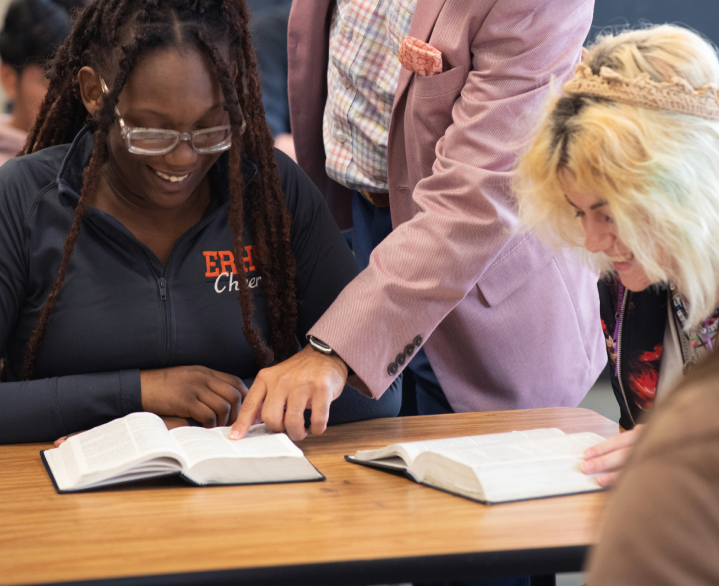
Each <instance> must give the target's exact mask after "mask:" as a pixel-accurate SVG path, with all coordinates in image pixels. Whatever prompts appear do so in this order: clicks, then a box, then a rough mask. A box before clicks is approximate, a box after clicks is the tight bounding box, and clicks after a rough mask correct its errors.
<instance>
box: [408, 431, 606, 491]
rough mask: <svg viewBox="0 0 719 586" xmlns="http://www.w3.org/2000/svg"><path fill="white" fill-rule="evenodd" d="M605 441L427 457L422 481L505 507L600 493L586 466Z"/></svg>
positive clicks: (588, 436)
mask: <svg viewBox="0 0 719 586" xmlns="http://www.w3.org/2000/svg"><path fill="white" fill-rule="evenodd" d="M602 441H604V438H603V437H601V436H599V435H597V434H594V433H578V434H571V435H566V436H563V437H555V438H544V439H538V440H533V441H529V442H519V443H512V444H503V445H502V444H496V445H488V446H475V447H470V448H465V449H462V450H455V451H451V452H450V451H437V452H434V453H427V454H424V455H423V456H422V457H421V458H418V459H417V461H416V472H417V475H418V477H419V478H420V479H421V481H423V482H426V483H427V484H432V485H435V486H440V487H442V488H446V489H448V490H452V491H455V492H459V493H461V494H466V495H467V496H471V497H473V498H478V499H479V500H484V501H487V502H504V501H511V500H521V499H528V498H539V497H545V496H553V495H560V494H570V493H576V492H587V491H593V490H599V489H600V487H599V485H598V484H597V481H596V479H595V478H594V477H593V476H591V475H589V476H588V475H586V474H584V473H583V472H582V471H581V469H580V464H581V462H582V460H583V459H584V456H583V452H584V450H585V449H586V448H588V447H590V446H592V445H595V444H597V443H599V442H602Z"/></svg>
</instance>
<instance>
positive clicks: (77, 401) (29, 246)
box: [0, 0, 399, 443]
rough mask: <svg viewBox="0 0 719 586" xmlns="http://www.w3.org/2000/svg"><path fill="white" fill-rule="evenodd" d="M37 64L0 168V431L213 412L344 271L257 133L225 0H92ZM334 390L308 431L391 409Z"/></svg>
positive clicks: (336, 245) (281, 348)
mask: <svg viewBox="0 0 719 586" xmlns="http://www.w3.org/2000/svg"><path fill="white" fill-rule="evenodd" d="M49 78H50V79H51V82H50V86H49V89H48V93H47V96H46V99H45V101H44V103H43V105H42V108H41V111H40V114H39V116H38V119H37V122H36V124H35V126H34V128H33V129H32V131H31V132H30V135H29V138H28V142H27V144H26V149H25V151H26V153H27V154H25V155H24V156H21V157H18V158H16V159H13V160H11V161H9V162H8V163H7V164H6V165H5V166H3V167H2V169H0V224H1V225H0V354H1V355H2V356H3V357H4V358H5V372H4V373H3V379H4V382H2V383H1V384H0V442H2V443H9V442H33V441H47V440H53V439H56V438H58V437H60V436H63V435H66V434H68V433H72V432H75V431H79V430H84V429H89V428H91V427H95V426H97V425H99V424H101V423H104V422H107V421H109V420H111V419H114V418H117V417H120V416H123V415H126V414H128V413H131V412H135V411H143V410H144V411H150V412H153V413H156V414H158V415H162V416H166V417H168V418H193V419H194V420H196V421H198V422H200V423H202V424H203V425H205V426H208V427H209V426H214V425H226V424H229V423H231V422H233V421H234V419H235V417H236V415H237V410H238V408H239V402H240V397H241V394H242V393H243V392H244V390H245V388H244V385H243V383H242V381H241V379H249V378H252V377H254V376H255V375H256V374H257V372H258V370H259V369H260V368H262V367H264V366H268V365H271V364H275V363H277V362H278V361H280V360H283V359H285V358H287V357H289V356H292V355H293V354H295V353H296V352H297V350H298V338H299V339H302V340H303V339H304V336H305V333H306V332H307V331H308V330H309V328H310V327H311V326H312V324H313V323H314V322H315V321H316V320H317V319H318V318H319V316H320V315H321V314H322V313H323V312H324V311H325V309H326V308H327V307H328V306H329V305H330V304H331V303H332V301H333V300H334V299H335V297H336V296H337V295H338V293H339V292H340V290H341V289H342V288H343V287H344V286H345V285H346V284H347V283H348V282H349V281H350V280H351V279H352V278H353V277H354V276H355V274H356V273H357V267H356V265H355V263H354V261H353V258H352V254H351V252H350V250H349V249H348V247H347V246H346V244H345V242H344V239H343V238H342V235H341V234H340V232H339V230H338V229H337V227H336V225H335V223H334V221H333V220H332V217H331V215H330V213H329V211H328V210H327V208H326V206H325V204H324V202H323V200H322V196H321V195H320V194H319V192H318V191H317V189H316V188H315V187H314V185H313V184H312V183H311V181H310V180H309V179H308V178H307V176H306V175H305V174H304V173H303V172H302V171H301V170H300V169H299V168H298V167H297V166H296V165H295V164H294V163H293V162H292V161H290V160H289V158H288V157H286V156H284V155H283V154H281V153H279V152H277V151H273V148H272V137H271V135H270V133H269V130H268V129H267V125H266V122H265V120H264V117H263V113H262V112H263V111H262V107H261V101H260V94H259V90H258V88H259V84H258V81H257V76H256V70H255V59H254V56H253V53H252V49H251V45H250V40H249V38H248V35H247V11H246V8H245V5H244V2H243V1H242V0H224V1H223V2H203V1H197V0H195V1H190V0H158V1H148V2H145V1H141V0H129V1H128V2H115V1H113V0H95V1H94V2H92V3H90V4H89V5H88V6H87V8H86V9H85V10H84V11H83V12H81V13H80V14H79V15H78V17H77V20H76V22H75V24H74V27H73V30H72V32H71V34H70V36H69V37H68V39H67V40H66V42H65V44H64V45H63V46H62V47H61V49H60V50H59V52H58V54H57V56H56V57H55V59H54V61H53V63H52V64H51V66H50V70H49ZM238 297H239V300H238ZM327 376H336V375H334V373H333V372H328V374H327ZM348 394H349V397H348V401H345V402H344V404H343V403H342V402H337V403H336V404H335V405H333V406H332V409H331V410H330V405H329V403H320V402H319V401H318V402H317V403H315V404H313V405H312V407H313V416H312V417H313V419H312V425H313V431H321V430H322V429H324V427H323V426H324V421H322V419H324V420H326V419H327V411H330V422H333V421H335V422H336V421H340V420H347V419H352V418H354V419H359V418H363V417H364V418H369V417H379V416H387V415H394V414H396V412H397V411H398V409H399V392H394V390H392V391H391V392H390V399H389V400H387V401H381V402H377V401H371V400H368V399H365V398H363V397H361V396H360V395H359V394H358V393H354V392H352V391H350V393H348ZM315 412H317V413H320V414H321V416H322V417H321V418H320V419H321V421H320V423H321V424H322V426H321V427H318V424H317V416H316V415H315ZM168 423H169V424H171V425H174V424H176V423H178V421H177V420H174V419H173V420H172V421H169V420H168ZM184 423H186V422H184Z"/></svg>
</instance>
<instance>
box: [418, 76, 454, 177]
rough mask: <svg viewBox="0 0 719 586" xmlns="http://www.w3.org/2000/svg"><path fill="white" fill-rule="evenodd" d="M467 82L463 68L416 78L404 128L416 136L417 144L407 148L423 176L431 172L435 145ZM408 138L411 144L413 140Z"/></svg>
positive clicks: (449, 121)
mask: <svg viewBox="0 0 719 586" xmlns="http://www.w3.org/2000/svg"><path fill="white" fill-rule="evenodd" d="M466 81H467V68H466V67H465V66H464V65H461V66H459V67H454V68H453V69H450V70H449V71H445V72H444V73H440V74H439V75H433V76H431V77H423V76H421V75H415V76H414V79H413V81H412V86H411V88H410V92H409V95H408V100H407V110H406V113H405V128H411V129H412V132H411V133H409V136H412V137H414V138H415V140H416V141H417V144H407V145H406V146H407V155H408V156H412V157H414V160H415V162H416V163H419V164H420V165H421V168H422V175H423V176H427V175H429V174H430V173H431V170H432V164H433V163H434V158H435V145H436V144H437V141H438V140H439V139H440V138H441V137H442V136H444V133H445V132H446V130H447V128H448V127H449V125H450V124H452V107H453V106H454V103H455V102H456V101H457V98H459V96H460V94H461V93H462V88H463V87H464V84H465V82H466ZM409 136H408V141H411V138H409ZM425 159H426V160H425Z"/></svg>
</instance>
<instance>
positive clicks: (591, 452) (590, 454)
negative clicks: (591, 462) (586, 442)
mask: <svg viewBox="0 0 719 586" xmlns="http://www.w3.org/2000/svg"><path fill="white" fill-rule="evenodd" d="M584 457H585V458H594V450H593V449H592V448H589V449H586V450H584Z"/></svg>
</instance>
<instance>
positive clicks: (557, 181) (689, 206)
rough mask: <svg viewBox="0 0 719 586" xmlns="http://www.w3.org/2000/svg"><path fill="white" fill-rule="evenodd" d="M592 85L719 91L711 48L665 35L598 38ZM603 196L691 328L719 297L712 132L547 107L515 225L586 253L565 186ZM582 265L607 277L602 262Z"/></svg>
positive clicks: (648, 114)
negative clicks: (686, 307)
mask: <svg viewBox="0 0 719 586" xmlns="http://www.w3.org/2000/svg"><path fill="white" fill-rule="evenodd" d="M583 63H584V64H585V65H587V66H589V68H591V70H592V72H593V73H594V74H595V75H597V74H599V72H600V71H601V70H602V68H603V67H604V68H609V69H611V70H613V71H614V72H616V73H619V74H620V75H622V76H624V77H625V78H629V79H632V78H636V77H639V76H641V75H642V74H648V75H649V77H650V79H651V80H652V81H655V82H657V83H661V82H668V81H671V80H672V78H674V77H681V78H683V79H684V80H686V81H687V82H688V83H689V84H690V85H691V86H692V87H693V88H695V89H697V90H699V89H701V88H705V87H706V86H707V85H710V84H715V85H717V86H719V59H718V58H717V53H716V50H715V48H714V47H713V46H712V45H711V44H709V43H708V42H707V41H705V40H704V39H702V38H701V37H700V36H699V35H698V34H696V33H694V32H692V31H690V30H688V29H685V28H682V27H679V26H674V25H662V26H655V27H650V28H645V29H641V30H630V31H625V32H622V33H620V34H616V35H614V34H605V35H603V36H601V37H599V38H598V39H597V41H596V43H595V44H594V45H592V46H591V47H590V48H589V50H588V52H587V54H586V55H585V57H584V59H583ZM567 171H569V172H571V173H570V175H571V176H572V178H573V179H574V185H575V187H576V188H577V189H579V190H582V191H586V192H594V193H597V194H600V195H601V197H602V198H603V199H605V200H606V201H607V202H608V203H609V206H610V209H611V212H612V216H613V218H614V221H615V222H616V224H617V230H618V234H619V238H620V239H621V240H622V242H623V243H624V244H625V245H626V246H627V247H628V248H629V249H630V250H631V251H632V253H633V254H634V257H635V258H636V259H637V261H638V262H639V263H640V264H641V265H642V267H643V268H644V270H645V272H646V273H647V276H648V277H649V278H650V279H651V281H652V282H653V283H660V282H664V281H670V280H671V281H672V282H674V283H675V284H676V285H677V287H678V288H679V290H680V291H681V292H682V293H683V294H684V295H685V296H686V298H687V299H688V301H689V304H690V315H689V321H690V322H691V325H692V326H694V325H697V324H698V323H699V322H700V321H701V320H702V319H704V318H705V317H706V316H707V315H710V314H711V313H712V312H713V311H714V309H715V307H716V306H717V300H718V297H719V122H716V121H710V120H706V119H703V118H700V117H697V116H691V115H687V114H680V113H677V112H673V111H666V110H655V109H649V108H643V107H638V106H635V105H628V104H624V103H619V102H617V101H614V100H610V99H606V98H599V97H592V96H588V95H582V94H575V95H562V94H561V93H556V94H555V95H553V96H552V98H551V99H550V101H549V103H548V105H547V108H546V112H545V115H544V117H543V120H542V122H541V124H540V127H539V131H538V133H537V135H536V137H535V139H534V142H533V144H532V145H531V147H530V148H529V150H528V151H527V152H526V153H524V154H523V155H522V157H521V158H520V161H519V165H518V168H517V174H516V177H515V191H516V193H517V197H518V200H519V217H520V221H521V223H522V224H523V225H524V226H525V227H527V228H532V229H534V230H535V231H536V233H537V234H538V235H539V237H540V238H542V239H543V240H544V241H545V242H547V243H548V244H550V245H553V246H556V247H566V246H571V247H584V242H585V233H584V230H583V229H582V226H581V223H580V221H579V220H578V219H576V218H575V213H576V210H574V209H573V208H572V207H571V206H570V204H569V203H568V202H567V199H566V196H565V193H564V189H563V187H562V182H561V177H562V174H563V173H564V172H567ZM586 258H587V260H588V262H590V263H592V264H593V265H594V266H595V267H598V268H600V269H601V270H603V271H605V272H613V267H612V263H611V261H610V260H609V259H608V257H606V256H605V255H603V254H601V253H599V254H590V253H588V252H586Z"/></svg>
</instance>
